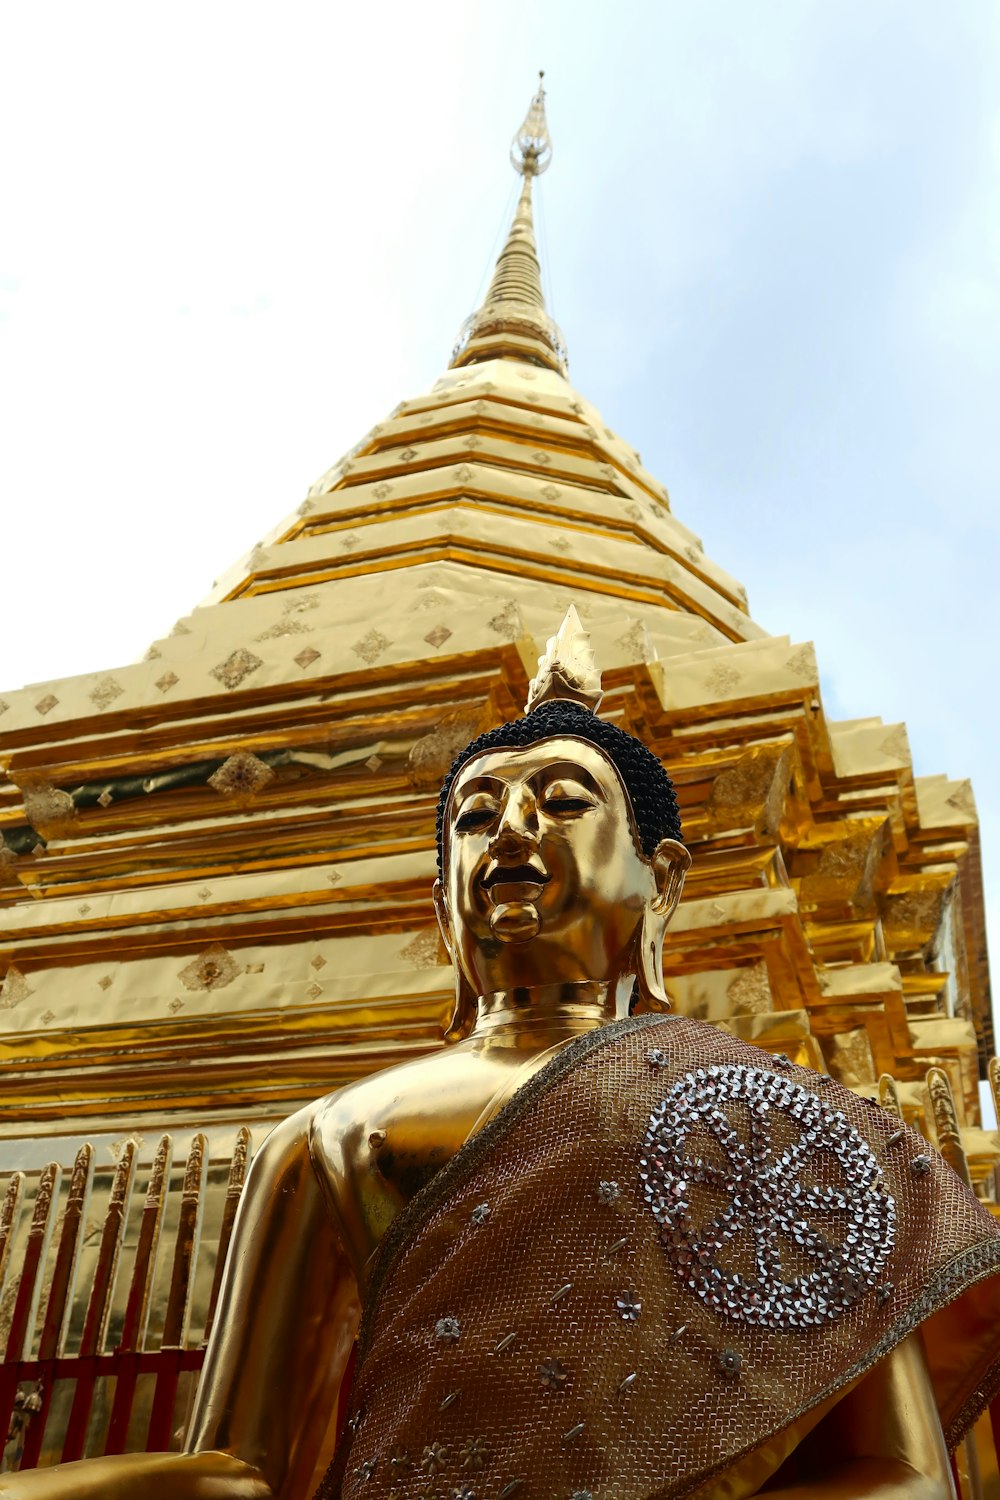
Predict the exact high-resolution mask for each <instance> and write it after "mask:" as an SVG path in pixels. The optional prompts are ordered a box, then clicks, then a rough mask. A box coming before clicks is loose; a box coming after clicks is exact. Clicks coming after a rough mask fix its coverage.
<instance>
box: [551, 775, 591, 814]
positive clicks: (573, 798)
mask: <svg viewBox="0 0 1000 1500" xmlns="http://www.w3.org/2000/svg"><path fill="white" fill-rule="evenodd" d="M540 801H541V805H542V808H543V809H544V811H545V812H547V813H549V814H551V815H552V816H554V817H557V818H560V817H561V818H570V817H574V816H576V815H577V814H579V813H584V812H589V811H590V809H591V808H592V807H596V806H597V800H596V798H595V797H594V796H593V795H592V794H591V793H590V792H588V791H587V789H586V788H585V787H582V786H580V785H579V783H578V782H575V781H553V782H552V783H551V784H550V785H549V786H547V787H546V788H545V790H544V791H543V792H542V795H541V799H540Z"/></svg>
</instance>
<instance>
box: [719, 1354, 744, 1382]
mask: <svg viewBox="0 0 1000 1500" xmlns="http://www.w3.org/2000/svg"><path fill="white" fill-rule="evenodd" d="M716 1363H717V1365H718V1366H719V1369H720V1370H721V1372H722V1374H723V1375H725V1377H726V1379H727V1380H737V1379H738V1378H739V1374H740V1371H741V1370H742V1369H743V1356H742V1355H741V1354H737V1352H736V1350H735V1349H720V1351H719V1353H718V1354H717V1355H716Z"/></svg>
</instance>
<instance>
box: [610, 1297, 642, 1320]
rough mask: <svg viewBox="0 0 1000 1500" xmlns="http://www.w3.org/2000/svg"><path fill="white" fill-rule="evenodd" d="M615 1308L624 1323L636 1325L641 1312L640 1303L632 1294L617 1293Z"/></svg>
mask: <svg viewBox="0 0 1000 1500" xmlns="http://www.w3.org/2000/svg"><path fill="white" fill-rule="evenodd" d="M615 1307H616V1308H617V1309H618V1312H619V1314H620V1316H621V1317H622V1318H623V1319H624V1320H625V1322H626V1323H637V1322H638V1321H639V1314H640V1313H641V1312H642V1303H641V1302H640V1301H639V1299H638V1297H637V1296H636V1294H635V1293H634V1292H619V1293H618V1296H617V1297H616V1298H615Z"/></svg>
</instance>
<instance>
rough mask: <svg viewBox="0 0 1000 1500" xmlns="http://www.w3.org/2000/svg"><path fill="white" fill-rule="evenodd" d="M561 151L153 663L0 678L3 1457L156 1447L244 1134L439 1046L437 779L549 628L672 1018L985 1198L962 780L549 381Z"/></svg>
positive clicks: (496, 710) (564, 379) (988, 1185)
mask: <svg viewBox="0 0 1000 1500" xmlns="http://www.w3.org/2000/svg"><path fill="white" fill-rule="evenodd" d="M550 157H551V143H550V140H549V134H548V130H547V127H546V122H545V112H544V94H543V91H542V89H541V88H539V90H538V93H537V94H536V96H535V98H534V100H533V101H532V105H531V109H530V111H529V114H528V116H527V119H526V120H525V122H524V125H523V126H522V128H521V130H520V131H519V132H518V134H517V135H516V136H515V139H514V142H513V146H512V158H513V161H514V165H515V167H516V169H517V170H518V172H519V173H520V174H521V176H522V178H523V185H522V190H521V194H520V198H519V201H518V204H517V208H516V211H515V214H514V219H513V223H512V225H511V228H510V232H509V234H508V236H507V240H506V243H505V244H504V246H503V249H502V251H501V253H500V257H499V260H498V262H497V265H496V270H495V273H494V276H493V279H492V282H491V283H490V286H489V290H488V292H487V294H486V298H485V300H484V302H483V305H482V306H481V307H480V308H479V310H478V311H477V312H476V313H474V314H473V316H472V317H471V318H469V319H468V320H467V322H466V324H465V326H464V327H463V329H462V331H461V334H460V337H459V339H458V342H457V344H456V345H455V348H454V351H453V354H452V358H451V363H450V365H449V367H448V369H447V371H446V373H445V374H444V375H442V377H441V378H440V379H439V380H437V381H436V382H435V383H434V385H433V386H432V387H431V388H430V390H429V391H427V392H426V393H424V394H421V395H418V396H416V397H415V398H412V399H408V400H405V401H403V402H401V403H400V405H399V406H397V407H396V408H395V410H394V411H393V412H391V413H390V414H389V416H388V417H386V418H385V419H384V420H383V421H381V422H379V423H377V424H376V426H374V427H373V428H372V429H371V431H370V432H368V433H367V434H366V435H365V436H364V437H363V438H362V439H361V441H360V442H358V443H357V444H356V445H355V447H354V448H352V449H351V450H350V452H349V453H347V454H346V455H345V456H344V458H342V459H341V460H340V461H339V462H338V463H337V464H335V465H334V467H333V468H331V469H330V470H329V471H328V472H327V473H326V474H324V475H323V476H322V478H320V479H319V480H318V481H317V483H316V484H315V485H314V486H313V487H312V489H311V490H310V491H309V493H308V495H307V497H306V498H305V500H304V501H303V503H302V504H301V505H300V506H299V508H298V510H297V511H296V512H295V513H294V514H293V515H292V516H291V517H289V518H288V519H286V520H284V521H282V522H281V523H280V524H279V525H278V526H277V527H276V528H275V529H274V531H273V532H272V533H271V534H270V535H269V536H268V537H266V538H265V539H264V540H263V541H262V542H261V543H259V544H258V545H257V546H256V547H255V548H254V549H253V551H252V552H251V553H250V554H249V556H247V557H245V558H244V559H243V560H242V561H241V562H239V563H238V564H237V565H236V566H235V567H234V568H233V569H232V570H231V571H230V573H228V574H227V575H226V576H225V577H224V578H223V579H221V580H220V581H219V583H218V585H217V586H216V588H215V589H214V591H213V593H212V594H211V596H210V597H209V598H208V599H207V600H206V601H205V602H204V603H203V604H202V605H200V606H199V607H197V608H195V609H193V610H192V611H191V612H190V613H188V614H186V615H184V616H183V617H182V618H181V619H180V620H179V621H178V622H177V624H176V625H175V626H174V629H173V631H172V632H171V634H170V635H169V636H168V637H166V638H165V639H163V640H159V641H156V642H155V643H154V644H153V645H152V646H151V647H150V649H149V651H148V653H147V654H146V657H145V658H144V660H143V661H141V662H140V663H137V664H135V665H131V666H122V667H118V666H115V667H113V668H112V669H110V670H107V671H100V672H95V673H93V674H88V675H85V676H79V677H72V678H67V679H63V680H59V681H54V682H49V683H45V684H42V685H37V686H33V687H29V688H24V689H21V690H18V691H8V692H4V693H3V694H2V696H0V834H2V842H0V908H2V910H0V928H2V931H0V975H2V976H3V978H2V987H0V1012H2V1027H3V1051H4V1057H5V1063H6V1066H5V1082H6V1087H5V1089H4V1092H3V1097H2V1100H0V1277H2V1281H0V1355H2V1358H3V1363H2V1364H0V1406H4V1403H6V1406H5V1408H4V1410H5V1413H7V1414H8V1415H10V1414H11V1413H13V1415H12V1416H10V1420H9V1422H8V1428H9V1430H10V1431H11V1432H12V1434H13V1435H12V1437H11V1440H10V1441H9V1442H8V1445H7V1457H6V1462H8V1463H11V1464H14V1463H17V1462H20V1463H22V1464H30V1463H34V1462H37V1461H42V1462H52V1461H55V1460H56V1459H57V1458H58V1457H59V1456H60V1455H63V1456H66V1457H74V1456H79V1455H80V1454H82V1453H96V1452H101V1451H103V1449H104V1447H105V1446H107V1448H108V1451H120V1450H121V1449H122V1448H124V1447H128V1448H142V1447H144V1446H149V1447H150V1448H154V1447H157V1446H161V1447H163V1446H169V1445H170V1443H171V1442H173V1443H175V1444H176V1442H177V1441H178V1440H179V1439H178V1434H179V1432H180V1429H181V1427H182V1426H183V1419H184V1411H185V1401H186V1400H187V1399H188V1397H189V1395H190V1390H191V1386H192V1382H193V1381H194V1380H195V1379H196V1376H197V1370H198V1367H199V1363H200V1358H201V1350H202V1347H203V1341H204V1336H205V1329H206V1322H207V1321H210V1319H211V1317H212V1310H213V1306H214V1300H215V1295H216V1293H217V1290H218V1281H217V1276H216V1272H217V1269H218V1262H219V1256H220V1249H221V1251H224V1249H225V1246H226V1244H227V1243H228V1236H229V1231H230V1229H231V1226H232V1217H233V1212H234V1210H235V1204H236V1201H237V1198H238V1195H239V1189H240V1185H241V1183H242V1178H243V1174H244V1172H245V1169H246V1164H247V1160H248V1158H249V1155H250V1154H251V1152H252V1149H253V1146H254V1145H255V1144H258V1143H259V1142H260V1140H261V1139H262V1138H263V1136H264V1135H265V1134H266V1133H267V1131H268V1130H269V1129H270V1128H271V1127H272V1126H273V1125H274V1123H275V1122H276V1121H278V1120H280V1119H281V1118H283V1117H284V1116H286V1115H287V1114H289V1113H290V1112H292V1111H293V1110H294V1109H296V1108H297V1107H298V1106H300V1105H301V1104H303V1103H305V1102H307V1101H308V1100H310V1099H313V1098H315V1097H317V1096H319V1095H322V1094H324V1093H326V1092H328V1091H330V1090H331V1089H334V1088H336V1087H337V1086H338V1085H340V1084H342V1083H343V1082H345V1081H346V1080H349V1079H353V1078H356V1077H358V1076H359V1075H362V1074H365V1073H368V1072H370V1071H371V1070H373V1069H377V1068H382V1067H384V1066H386V1065H387V1064H390V1063H395V1062H399V1061H401V1060H403V1059H405V1058H406V1057H408V1056H412V1055H415V1054H417V1053H420V1052H422V1051H425V1050H427V1049H429V1048H433V1047H438V1046H441V1045H443V1040H442V1032H443V1028H444V1024H445V1022H446V1020H447V1017H448V1014H449V1010H450V1005H451V998H452V989H453V983H452V975H451V970H450V968H449V965H448V963H447V958H446V955H445V953H444V951H443V949H442V946H441V943H440V940H439V937H438V933H437V930H436V927H435V922H434V915H433V910H432V906H431V901H430V887H431V882H432V880H433V877H434V822H435V809H436V801H437V794H438V788H439V786H440V783H441V780H442V777H443V775H444V773H445V771H446V770H447V768H448V766H449V764H450V761H451V759H452V757H453V755H454V754H455V752H456V751H457V750H459V749H460V748H461V747H462V746H464V745H465V744H466V743H467V741H468V740H469V739H471V738H472V737H473V736H474V735H475V734H476V733H478V732H479V731H481V730H482V729H483V728H485V727H487V726H488V725H490V724H492V723H495V722H497V721H500V720H504V719H509V718H513V717H514V716H516V715H518V714H520V713H521V711H522V710H523V707H524V703H525V698H526V695H527V691H528V683H529V679H530V678H531V676H532V674H533V672H534V669H535V663H536V661H537V658H538V655H539V651H540V649H541V647H542V645H543V643H544V641H545V638H546V637H547V636H549V635H551V634H553V633H554V631H555V630H556V628H557V626H558V624H559V621H560V619H561V618H562V616H563V615H564V613H565V611H566V609H567V608H568V607H569V606H570V605H573V606H575V608H576V609H577V610H578V612H579V615H580V616H581V618H582V620H583V623H584V625H585V627H586V629H587V631H588V632H589V635H590V638H591V640H592V642H593V646H594V651H595V655H596V657H597V660H598V661H599V663H600V665H601V668H602V670H603V682H604V691H605V697H604V702H603V706H602V709H601V713H602V715H604V716H607V717H609V718H611V719H614V720H616V721H618V722H620V723H621V724H622V725H623V726H624V727H626V728H627V729H628V730H629V731H631V732H632V733H633V734H636V735H638V736H639V737H640V738H642V739H643V740H644V741H645V742H646V744H647V745H649V746H650V747H651V748H652V749H653V750H654V751H655V752H656V754H657V755H659V756H660V757H661V758H662V760H663V761H664V763H665V765H666V767H667V769H668V771H669V773H670V776H671V778H672V779H673V781H674V783H675V785H676V787H677V791H678V797H679V800H680V805H681V813H682V817H683V821H684V830H685V836H686V839H687V841H688V843H689V845H690V847H691V849H692V852H693V854H694V866H693V869H692V871H691V874H690V876H689V879H688V883H687V887H686V890H685V898H684V902H683V905H682V906H681V909H680V911H679V913H678V914H677V916H676V918H675V920H674V923H673V925H672V927H671V930H670V936H669V938H668V949H667V952H666V954H665V969H666V973H667V976H668V989H669V992H670V995H671V999H672V1002H673V1004H674V1006H675V1008H676V1009H677V1010H678V1011H680V1012H681V1013H683V1014H686V1015H690V1016H697V1017H701V1018H704V1019H707V1020H710V1021H713V1022H715V1023H716V1024H717V1025H719V1026H721V1027H724V1028H726V1029H728V1030H729V1031H731V1032H733V1033H735V1034H736V1035H739V1036H741V1037H744V1038H747V1039H750V1040H753V1041H754V1042H756V1043H757V1044H758V1045H759V1046H762V1047H764V1048H767V1049H770V1050H771V1051H773V1052H775V1053H783V1054H787V1055H788V1056H790V1057H791V1058H793V1059H794V1060H796V1061H801V1062H803V1063H806V1064H808V1065H809V1066H812V1067H816V1068H820V1069H824V1070H826V1071H828V1072H829V1073H831V1074H832V1075H833V1076H834V1077H836V1078H837V1079H839V1080H840V1081H842V1082H844V1083H846V1084H848V1085H849V1086H850V1087H852V1088H854V1089H856V1090H858V1091H859V1092H861V1093H864V1094H867V1095H871V1096H873V1097H881V1099H882V1102H883V1103H885V1104H887V1105H889V1106H890V1107H893V1108H898V1109H899V1110H901V1112H902V1113H903V1114H904V1115H905V1117H906V1118H907V1119H908V1120H910V1121H911V1122H913V1123H915V1124H917V1125H918V1126H919V1127H920V1128H921V1129H922V1130H923V1131H924V1132H925V1133H926V1134H927V1135H928V1137H930V1138H931V1139H932V1140H935V1141H936V1142H937V1143H938V1144H939V1145H940V1146H941V1148H942V1150H944V1151H945V1153H946V1155H948V1157H949V1160H951V1161H952V1162H953V1164H955V1165H956V1166H957V1167H958V1168H959V1169H960V1170H965V1171H967V1172H969V1173H970V1174H971V1178H972V1181H973V1182H974V1185H975V1188H976V1191H977V1192H978V1193H979V1195H980V1196H981V1197H983V1198H984V1199H985V1200H986V1201H988V1202H989V1203H990V1204H991V1205H992V1204H994V1203H995V1201H996V1196H997V1194H996V1189H997V1180H996V1167H997V1163H998V1161H1000V1151H998V1139H997V1136H996V1135H995V1134H994V1133H987V1132H984V1131H983V1130H982V1129H981V1128H980V1116H979V1102H978V1080H979V1079H980V1077H983V1076H985V1075H986V1071H987V1068H988V1065H989V1063H990V1059H991V1058H992V1056H993V1050H994V1039H993V1031H992V1021H991V1011H990V994H989V976H988V970H987V959H986V943H985V923H984V911H983V894H982V879H981V870H980V855H979V845H978V831H977V821H976V811H975V804H974V801H973V797H972V792H971V789H970V786H969V784H968V783H967V782H952V781H949V780H948V779H947V778H946V777H944V776H928V777H916V776H914V774H913V768H912V764H911V760H910V752H909V747H908V743H907V737H906V730H905V727H904V726H903V725H902V724H885V723H883V722H882V721H881V720H879V719H873V718H872V719H859V720H851V721H847V722H839V723H836V722H831V721H830V720H829V719H828V718H827V717H826V714H825V712H824V709H823V702H822V695H821V692H820V686H819V674H818V668H817V663H816V658H815V653H814V651H813V647H812V646H811V645H810V644H809V643H808V642H802V641H797V640H791V639H789V638H788V637H785V636H773V635H770V634H768V633H767V632H766V631H765V630H764V629H763V628H762V627H761V626H760V625H758V624H757V623H756V622H755V621H754V619H753V617H752V616H751V614H750V611H749V606H748V603H747V599H746V594H745V591H744V589H743V588H742V587H741V585H740V584H739V583H738V582H736V580H735V579H733V578H732V577H731V576H730V575H729V574H728V573H727V572H726V571H725V570H724V569H723V568H722V567H721V566H720V565H719V564H718V563H716V562H715V561H713V560H712V559H711V558H709V557H708V556H707V555H706V553H705V551H704V548H703V546H702V544H701V542H700V540H699V539H698V537H697V535H696V534H695V533H694V532H693V531H691V530H690V529H689V528H688V527H687V526H686V525H685V524H684V523H683V522H682V521H681V520H680V519H678V517H677V516H676V515H675V514H674V512H673V509H672V506H671V502H670V498H669V496H668V494H667V491H666V489H665V487H664V485H663V484H662V483H661V482H660V481H659V480H658V479H656V478H654V477H653V475H651V474H650V473H648V472H647V471H646V469H645V468H644V467H643V465H642V461H641V459H640V456H639V454H638V453H637V452H636V451H635V449H634V448H632V447H631V446H630V444H629V443H628V442H626V441H625V440H623V439H622V438H620V437H618V436H617V434H615V433H614V432H612V431H611V430H610V429H609V428H608V427H607V425H606V424H605V421H604V419H603V418H602V416H601V415H600V413H599V412H598V411H597V410H596V409H595V408H594V407H593V406H592V405H591V404H590V403H589V402H588V401H587V400H586V398H585V397H584V396H582V395H581V394H579V393H578V392H577V391H576V390H575V389H574V388H573V386H572V385H571V384H570V382H569V378H568V373H567V355H566V348H565V344H564V341H563V338H562V335H561V333H560V332H559V330H558V328H557V327H556V326H555V324H554V323H553V321H552V319H551V318H550V316H549V315H548V313H547V311H546V306H545V300H544V297H543V293H542V286H541V278H540V273H539V263H538V255H537V250H536V244H535V236H534V229H533V222H532V191H533V186H534V180H535V178H536V177H537V176H538V175H539V174H540V173H541V172H543V171H544V170H545V168H546V167H547V166H548V164H549V160H550ZM992 1072H993V1076H994V1082H997V1081H1000V1080H998V1079H997V1076H996V1070H995V1069H993V1070H992ZM884 1075H888V1076H884ZM880 1080H881V1083H880ZM893 1080H895V1082H894V1083H893ZM880 1090H881V1092H880ZM32 1403H34V1405H33V1404H32Z"/></svg>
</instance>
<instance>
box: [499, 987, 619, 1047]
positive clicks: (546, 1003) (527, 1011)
mask: <svg viewBox="0 0 1000 1500" xmlns="http://www.w3.org/2000/svg"><path fill="white" fill-rule="evenodd" d="M618 988H619V987H618V986H616V985H615V984H609V983H607V982H606V981H598V980H583V981H581V982H579V983H576V984H544V985H538V986H537V987H531V988H529V987H527V986H525V987H523V988H518V989H511V990H495V991H494V992H493V993H492V994H490V995H481V996H480V997H479V1006H478V1015H477V1018H476V1024H475V1026H474V1027H473V1028H472V1034H471V1036H470V1038H469V1040H470V1041H471V1042H473V1043H475V1042H476V1041H482V1042H487V1041H488V1042H491V1043H507V1044H508V1045H513V1046H519V1047H527V1048H530V1049H531V1050H534V1049H535V1048H536V1047H548V1046H551V1045H552V1044H553V1043H556V1042H559V1041H563V1040H564V1039H568V1038H570V1037H573V1036H577V1035H579V1033H580V1032H584V1031H594V1030H595V1029H596V1028H597V1027H598V1026H606V1025H607V1023H608V1022H609V1021H613V1020H614V1019H615V1017H616V1015H618V1014H619V1000H618Z"/></svg>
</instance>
